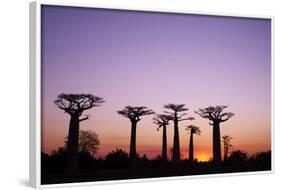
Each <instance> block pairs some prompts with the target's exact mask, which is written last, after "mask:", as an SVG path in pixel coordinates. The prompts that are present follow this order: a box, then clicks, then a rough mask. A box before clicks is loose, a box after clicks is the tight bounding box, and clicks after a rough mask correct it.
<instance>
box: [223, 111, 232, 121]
mask: <svg viewBox="0 0 281 190" xmlns="http://www.w3.org/2000/svg"><path fill="white" fill-rule="evenodd" d="M233 116H234V113H231V112H229V113H227V115H226V118H225V119H222V117H221V119H220V121H221V122H225V121H227V120H229V119H230V118H231V117H233Z"/></svg>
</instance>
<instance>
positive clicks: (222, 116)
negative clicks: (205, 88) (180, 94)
mask: <svg viewBox="0 0 281 190" xmlns="http://www.w3.org/2000/svg"><path fill="white" fill-rule="evenodd" d="M227 107H228V106H223V105H220V106H216V107H213V106H209V107H207V108H203V109H199V110H198V111H195V113H196V114H198V115H200V116H201V117H202V118H206V119H209V120H210V121H211V122H210V123H209V124H210V125H212V126H213V162H214V164H215V165H220V164H221V161H222V159H221V140H220V139H221V136H220V123H221V122H225V121H227V120H229V119H230V118H231V117H233V116H234V113H232V112H223V110H224V109H226V108H227Z"/></svg>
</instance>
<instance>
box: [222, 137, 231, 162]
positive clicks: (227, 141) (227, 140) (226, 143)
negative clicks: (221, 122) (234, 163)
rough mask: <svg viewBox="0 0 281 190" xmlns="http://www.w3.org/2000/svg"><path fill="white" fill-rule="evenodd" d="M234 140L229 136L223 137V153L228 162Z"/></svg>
mask: <svg viewBox="0 0 281 190" xmlns="http://www.w3.org/2000/svg"><path fill="white" fill-rule="evenodd" d="M232 139H233V137H231V136H229V135H224V136H222V142H223V149H224V151H223V153H224V157H223V160H224V161H226V160H227V157H228V154H229V148H231V147H232V144H231V142H230V141H231V140H232Z"/></svg>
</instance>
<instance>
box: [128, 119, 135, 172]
mask: <svg viewBox="0 0 281 190" xmlns="http://www.w3.org/2000/svg"><path fill="white" fill-rule="evenodd" d="M131 128H132V129H131V142H130V156H129V157H130V166H131V169H136V167H137V152H136V133H137V122H132V127H131Z"/></svg>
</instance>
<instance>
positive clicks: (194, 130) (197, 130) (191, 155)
mask: <svg viewBox="0 0 281 190" xmlns="http://www.w3.org/2000/svg"><path fill="white" fill-rule="evenodd" d="M186 130H187V131H189V133H190V138H189V161H190V163H193V161H194V151H193V134H196V135H200V134H201V130H200V128H199V127H197V126H195V125H189V126H187V127H186Z"/></svg>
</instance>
